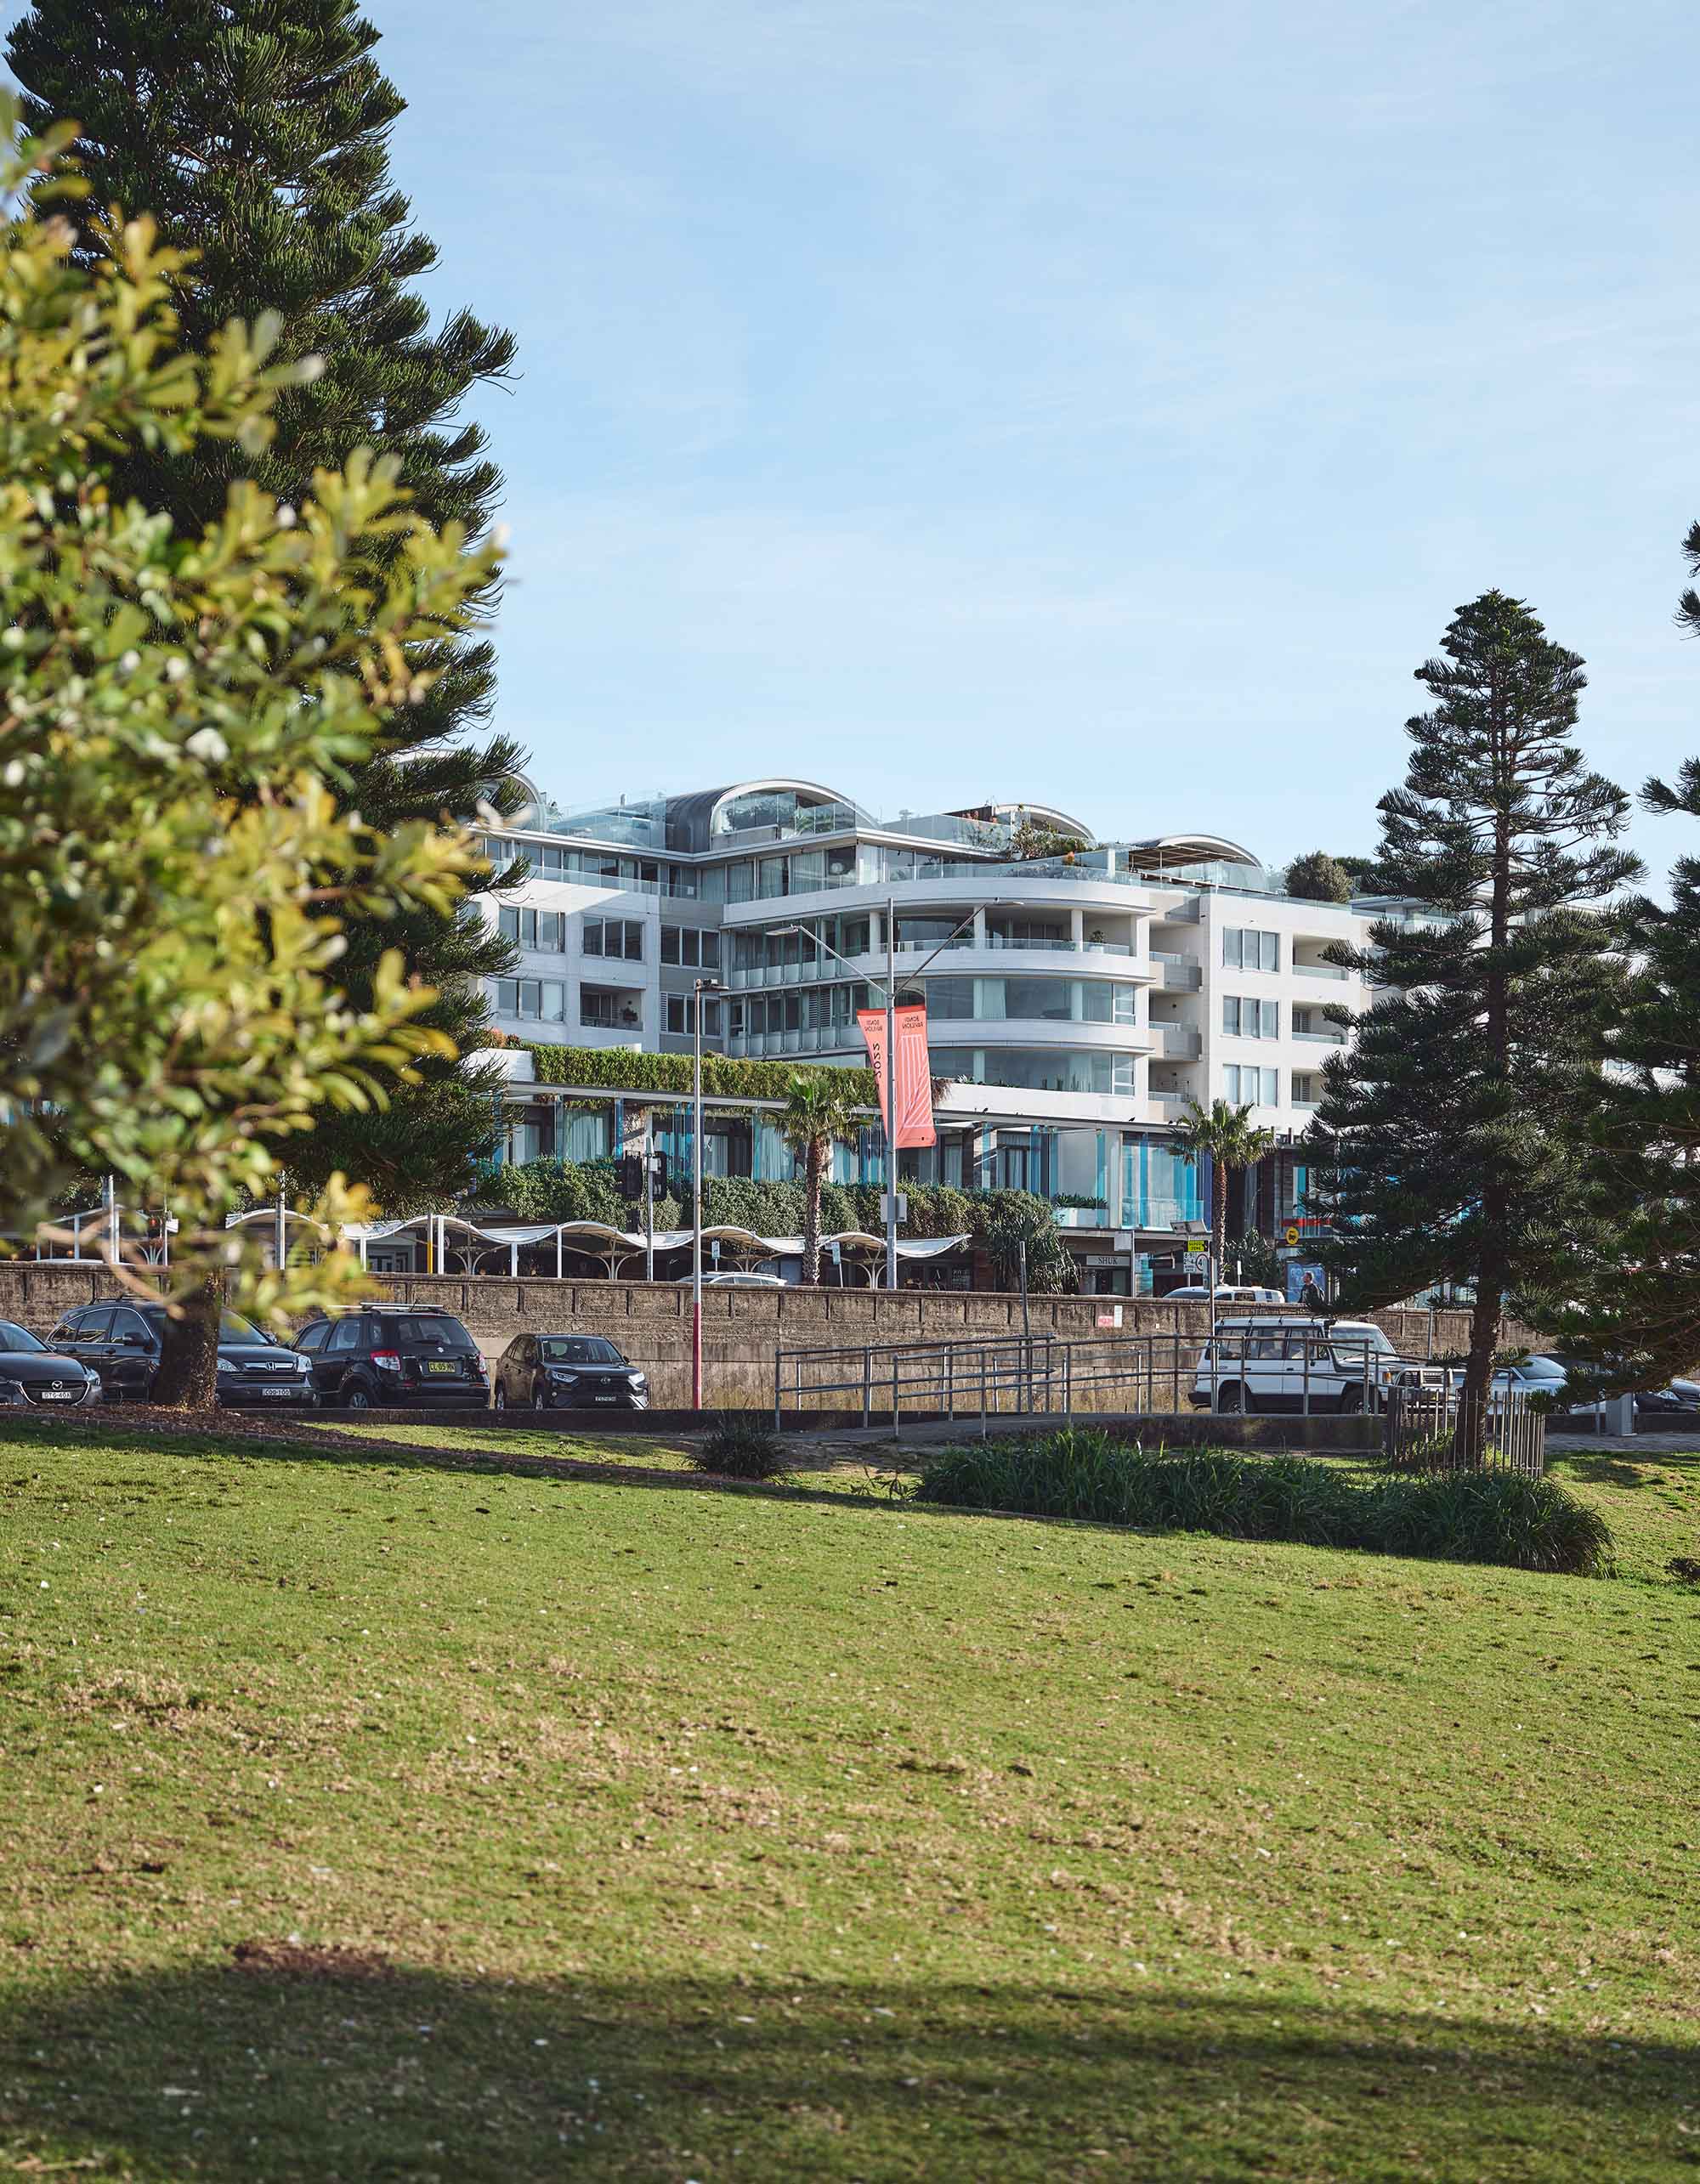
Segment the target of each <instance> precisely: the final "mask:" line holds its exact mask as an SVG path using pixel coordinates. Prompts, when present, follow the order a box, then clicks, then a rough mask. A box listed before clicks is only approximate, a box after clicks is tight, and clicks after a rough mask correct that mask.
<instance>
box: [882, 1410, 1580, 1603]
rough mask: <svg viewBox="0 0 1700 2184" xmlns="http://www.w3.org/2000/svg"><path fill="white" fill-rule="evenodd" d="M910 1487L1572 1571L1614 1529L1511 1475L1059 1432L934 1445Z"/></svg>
mask: <svg viewBox="0 0 1700 2184" xmlns="http://www.w3.org/2000/svg"><path fill="white" fill-rule="evenodd" d="M916 1492H917V1493H918V1495H919V1497H920V1498H921V1500H922V1501H924V1502H944V1503H945V1504H946V1505H947V1506H949V1507H951V1508H968V1509H1000V1510H1007V1511H1012V1512H1015V1513H1017V1514H1021V1515H1023V1516H1032V1517H1074V1518H1080V1519H1085V1520H1087V1521H1088V1522H1091V1523H1093V1524H1108V1525H1132V1526H1136V1527H1137V1528H1138V1529H1139V1530H1142V1531H1189V1532H1213V1533H1215V1535H1216V1536H1218V1537H1219V1538H1222V1539H1232V1540H1289V1541H1292V1542H1296V1543H1298V1544H1300V1545H1302V1546H1306V1547H1360V1548H1368V1549H1369V1550H1370V1551H1371V1552H1372V1553H1378V1554H1402V1555H1420V1556H1431V1557H1433V1558H1434V1559H1437V1560H1441V1561H1447V1562H1497V1563H1504V1564H1507V1565H1508V1566H1509V1567H1510V1568H1511V1569H1513V1570H1553V1571H1562V1572H1567V1573H1569V1574H1571V1575H1572V1576H1581V1577H1589V1576H1606V1575H1607V1574H1608V1573H1609V1571H1610V1570H1611V1568H1612V1535H1611V1533H1610V1532H1609V1531H1608V1530H1607V1529H1606V1525H1605V1524H1604V1523H1603V1522H1602V1520H1601V1518H1600V1517H1599V1516H1598V1514H1596V1513H1595V1511H1594V1510H1592V1509H1590V1508H1588V1507H1587V1506H1586V1505H1585V1504H1584V1502H1578V1500H1577V1499H1576V1497H1575V1496H1574V1495H1572V1494H1569V1493H1567V1492H1566V1491H1565V1490H1564V1488H1563V1487H1561V1486H1560V1485H1557V1484H1556V1483H1555V1481H1554V1480H1550V1479H1526V1478H1524V1477H1522V1476H1521V1474H1518V1473H1516V1472H1509V1471H1464V1472H1450V1473H1446V1474H1441V1475H1439V1476H1437V1477H1433V1478H1425V1479H1396V1478H1385V1477H1381V1478H1377V1477H1369V1478H1362V1477H1355V1476H1353V1475H1352V1474H1351V1473H1349V1472H1347V1471H1346V1470H1345V1469H1343V1468H1341V1467H1340V1466H1339V1465H1337V1464H1330V1463H1317V1462H1316V1461H1314V1460H1312V1459H1311V1458H1308V1457H1298V1456H1278V1457H1255V1456H1240V1455H1238V1454H1236V1453H1234V1452H1233V1451H1230V1450H1227V1449H1210V1448H1206V1449H1197V1450H1193V1451H1189V1452H1185V1453H1177V1454H1170V1452H1169V1451H1166V1450H1164V1449H1160V1448H1159V1449H1147V1448H1142V1447H1141V1446H1138V1445H1137V1444H1135V1445H1133V1446H1130V1445H1129V1444H1128V1443H1126V1442H1125V1441H1119V1440H1115V1439H1114V1438H1113V1437H1112V1436H1111V1435H1110V1434H1106V1433H1102V1432H1100V1431H1097V1430H1095V1429H1091V1428H1082V1427H1069V1428H1065V1429H1063V1430H1062V1431H1061V1432H1059V1433H1054V1434H1046V1435H1044V1436H1042V1437H1040V1438H1036V1439H1028V1440H992V1441H986V1442H983V1443H981V1444H980V1445H978V1446H974V1447H969V1448H959V1449H945V1450H943V1451H940V1453H939V1454H938V1456H936V1457H933V1458H932V1461H931V1462H930V1463H928V1464H927V1467H926V1468H925V1469H924V1470H923V1471H922V1473H921V1482H920V1485H919V1486H918V1487H917V1489H916Z"/></svg>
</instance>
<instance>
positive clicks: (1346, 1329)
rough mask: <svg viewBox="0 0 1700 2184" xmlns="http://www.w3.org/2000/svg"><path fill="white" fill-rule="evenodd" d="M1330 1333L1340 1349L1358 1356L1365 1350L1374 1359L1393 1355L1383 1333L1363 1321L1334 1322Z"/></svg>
mask: <svg viewBox="0 0 1700 2184" xmlns="http://www.w3.org/2000/svg"><path fill="white" fill-rule="evenodd" d="M1331 1332H1332V1333H1333V1336H1334V1341H1335V1342H1336V1343H1337V1344H1339V1345H1340V1348H1341V1349H1352V1350H1355V1351H1356V1352H1357V1354H1358V1355H1360V1356H1362V1355H1363V1352H1364V1351H1365V1350H1366V1349H1367V1350H1368V1351H1370V1352H1371V1354H1372V1355H1374V1356H1376V1357H1391V1356H1392V1355H1393V1345H1392V1344H1391V1342H1389V1341H1388V1339H1387V1337H1386V1335H1385V1333H1384V1332H1383V1331H1382V1330H1381V1329H1380V1327H1373V1326H1371V1325H1369V1324H1368V1322H1367V1321H1363V1320H1336V1321H1334V1327H1333V1328H1332V1330H1331Z"/></svg>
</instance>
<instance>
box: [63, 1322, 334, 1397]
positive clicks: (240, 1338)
mask: <svg viewBox="0 0 1700 2184" xmlns="http://www.w3.org/2000/svg"><path fill="white" fill-rule="evenodd" d="M164 1340H165V1307H164V1305H163V1304H84V1305H83V1306H82V1307H81V1309H80V1310H77V1311H75V1312H67V1313H66V1314H65V1317H64V1318H63V1319H62V1320H61V1321H59V1325H58V1326H57V1327H55V1328H54V1331H53V1333H52V1334H51V1335H50V1336H49V1337H48V1341H49V1343H50V1344H51V1345H52V1347H53V1348H54V1349H56V1350H59V1351H60V1352H62V1353H63V1355H65V1356H66V1357H74V1358H76V1359H77V1361H78V1363H79V1364H81V1365H85V1366H88V1368H89V1370H90V1371H91V1372H98V1373H99V1376H100V1379H101V1383H102V1385H103V1386H104V1387H105V1390H106V1396H107V1400H108V1401H109V1402H116V1401H118V1400H122V1399H123V1398H126V1397H127V1398H128V1399H129V1400H131V1401H132V1402H137V1403H146V1402H150V1401H151V1400H152V1398H153V1392H154V1382H155V1381H156V1378H158V1376H159V1366H160V1351H161V1346H162V1344H163V1343H164ZM218 1400H219V1401H220V1402H221V1403H224V1404H228V1405H229V1406H231V1407H232V1408H233V1409H234V1408H236V1407H239V1406H246V1405H247V1404H249V1403H253V1404H256V1405H261V1406H266V1407H268V1408H269V1407H270V1406H273V1405H277V1406H283V1405H290V1406H295V1407H299V1406H301V1405H303V1404H308V1403H311V1402H312V1401H313V1400H314V1390H313V1376H312V1374H311V1373H310V1372H308V1371H307V1370H306V1369H305V1367H304V1366H303V1364H302V1361H301V1360H300V1359H299V1358H298V1357H297V1355H296V1354H295V1352H294V1351H293V1350H292V1349H289V1348H288V1347H287V1345H286V1344H283V1343H280V1342H277V1341H275V1340H274V1339H273V1338H272V1337H271V1336H270V1335H263V1334H262V1333H261V1332H260V1331H259V1329H258V1327H253V1326H251V1325H250V1324H249V1322H248V1321H246V1320H245V1319H244V1318H243V1317H242V1315H241V1313H240V1312H226V1313H224V1315H222V1317H221V1318H220V1320H219V1322H218Z"/></svg>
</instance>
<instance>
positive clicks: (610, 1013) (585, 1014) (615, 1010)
mask: <svg viewBox="0 0 1700 2184" xmlns="http://www.w3.org/2000/svg"><path fill="white" fill-rule="evenodd" d="M579 1021H580V1022H581V1024H588V1025H590V1026H591V1027H592V1028H593V1029H594V1030H597V1031H603V1032H634V1031H636V1030H638V1028H639V1027H640V1025H641V1024H642V1022H643V1017H642V1015H641V1013H640V1011H639V1010H638V1004H637V1002H636V1001H635V1000H634V999H632V995H631V994H629V993H610V992H609V990H608V989H607V988H606V987H601V986H581V987H580V988H579Z"/></svg>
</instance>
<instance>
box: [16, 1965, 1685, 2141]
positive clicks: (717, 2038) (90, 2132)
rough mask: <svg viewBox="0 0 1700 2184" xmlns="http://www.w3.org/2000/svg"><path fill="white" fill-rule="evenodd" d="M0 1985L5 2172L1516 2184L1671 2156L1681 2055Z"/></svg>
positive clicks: (280, 1976)
mask: <svg viewBox="0 0 1700 2184" xmlns="http://www.w3.org/2000/svg"><path fill="white" fill-rule="evenodd" d="M31 1988H32V1989H34V1991H32V1992H30V1993H29V1994H28V1997H27V2000H26V2001H24V2002H22V2003H17V2002H14V2006H13V2008H12V2011H11V2012H10V2014H9V2017H0V2166H8V2167H12V2168H14V2169H17V2170H20V2172H21V2173H25V2174H29V2173H32V2172H33V2173H37V2174H39V2173H44V2172H45V2171H47V2170H50V2169H52V2168H53V2167H54V2165H55V2164H60V2165H64V2166H68V2167H70V2168H71V2169H73V2170H78V2171H80V2172H82V2173H94V2174H96V2175H99V2174H101V2173H105V2174H109V2175H115V2176H128V2177H135V2178H138V2179H150V2180H151V2179H163V2178H167V2177H169V2178H173V2179H176V2178H180V2177H185V2176H194V2177H196V2178H201V2179H206V2180H211V2181H212V2184H227V2180H228V2184H235V2180H238V2179H241V2180H245V2184H246V2180H250V2179H261V2180H265V2179H283V2178H313V2179H328V2178H336V2179H341V2180H345V2184H354V2180H363V2179H378V2178H399V2177H408V2178H426V2177H441V2178H444V2179H445V2180H447V2179H455V2180H460V2179H473V2180H484V2179H489V2180H492V2181H493V2180H496V2179H501V2180H504V2184H511V2180H523V2179H530V2178H543V2177H556V2176H563V2175H586V2176H643V2177H669V2178H684V2177H687V2176H692V2177H701V2178H705V2179H706V2178H711V2177H720V2176H736V2177H738V2178H740V2179H748V2178H757V2179H768V2178H774V2179H785V2180H790V2179H794V2178H810V2179H812V2178H817V2177H819V2178H841V2177H842V2178H845V2179H848V2178H853V2177H859V2178H864V2179H874V2178H879V2179H884V2178H916V2179H920V2178H926V2179H928V2180H936V2179H939V2178H954V2177H965V2178H966V2177H974V2178H979V2177H998V2178H1005V2177H1023V2178H1024V2177H1029V2176H1031V2177H1034V2178H1039V2177H1051V2176H1110V2177H1128V2176H1137V2177H1159V2176H1160V2177H1164V2178H1183V2179H1184V2178H1197V2179H1203V2178H1205V2177H1210V2178H1230V2177H1240V2176H1247V2177H1249V2176H1264V2177H1268V2176H1275V2177H1289V2178H1295V2179H1296V2178H1323V2177H1326V2178H1329V2179H1340V2178H1351V2179H1361V2178H1381V2177H1387V2178H1391V2177H1393V2176H1400V2177H1407V2176H1413V2175H1416V2176H1424V2177H1431V2178H1434V2177H1439V2178H1444V2179H1451V2178H1457V2179H1460V2180H1461V2179H1464V2178H1469V2179H1471V2180H1478V2179H1483V2178H1529V2179H1534V2178H1540V2179H1542V2180H1548V2179H1553V2178H1567V2177H1571V2176H1576V2177H1578V2178H1579V2177H1582V2176H1600V2175H1609V2176H1649V2177H1651V2176H1655V2175H1663V2174H1666V2173H1674V2172H1675V2170H1676V2168H1678V2167H1680V2164H1682V2162H1683V2161H1684V2160H1685V2159H1688V2160H1692V2159H1693V2155H1692V2153H1691V2148H1692V2147H1693V2146H1694V2143H1695V2142H1693V2141H1692V2140H1691V2139H1687V2138H1685V2137H1683V2136H1681V2135H1680V2133H1679V2131H1678V2129H1677V2121H1678V2116H1679V2113H1680V2108H1681V2104H1682V2102H1683V2100H1684V2099H1685V2098H1686V2099H1690V2100H1691V2097H1692V2095H1693V2090H1694V2078H1693V2071H1694V2065H1695V2060H1696V2056H1695V2051H1693V2050H1692V2049H1687V2048H1680V2047H1676V2046H1662V2045H1655V2044H1652V2043H1648V2042H1645V2041H1640V2042H1635V2041H1625V2042H1623V2043H1621V2044H1619V2043H1616V2042H1608V2041H1605V2040H1586V2039H1578V2040H1560V2039H1557V2038H1555V2037H1553V2036H1550V2035H1545V2036H1543V2035H1541V2034H1533V2033H1519V2032H1516V2031H1514V2030H1511V2029H1510V2028H1499V2027H1494V2028H1488V2027H1484V2026H1473V2025H1459V2024H1457V2023H1449V2022H1448V2021H1447V2020H1446V2019H1443V2018H1440V2017H1415V2016H1404V2017H1402V2016H1398V2015H1395V2014H1392V2013H1390V2012H1385V2011H1376V2010H1373V2009H1369V2008H1365V2007H1361V2006H1346V2005H1345V2004H1344V2003H1339V2004H1329V2005H1327V2006H1321V2005H1305V2004H1297V2003H1294V2002H1292V2001H1284V2002H1280V2003H1262V2002H1259V2001H1255V2000H1240V1999H1237V1998H1227V1997H1224V1998H1222V1999H1216V1998H1215V1997H1210V1996H1196V1997H1188V1996H1184V1995H1180V1994H1173V1993H1168V1992H1164V1990H1162V1989H1157V1988H1154V1987H1153V1985H1152V1984H1151V1983H1147V1982H1144V1981H1136V1982H1134V1983H1133V1984H1132V1987H1131V1991H1126V1992H1105V1991H1102V1990H1091V1991H1085V1992H1083V1991H1080V1990H1079V1989H1061V1988H1059V1989H1052V1990H1049V1991H1034V1990H1032V1989H1011V1988H978V1987H960V1986H955V1987H950V1986H947V1987H940V1988H938V1989H929V1988H925V1987H919V1986H914V1985H891V1986H887V1987H882V1988H874V1987H827V1986H821V1985H816V1984H804V1985H797V1984H791V1983H785V1984H773V1983H753V1982H752V1983H749V1984H744V1983H733V1982H721V1983H707V1982H704V1983H667V1982H665V1981H659V1980H658V1981H655V1982H653V1983H630V1984H619V1985H615V1984H605V1983H597V1982H594V1981H590V1980H580V1979H568V1980H563V1981H561V1982H559V1983H555V1984H553V1985H549V1986H540V1985H528V1984H523V1983H502V1982H499V1981H495V1980H489V1979H464V1980H462V1979H457V1978H454V1977H447V1976H444V1975H441V1974H438V1973H434V1972H428V1971H422V1970H416V1969H393V1968H391V1967H388V1966H385V1965H383V1964H382V1963H379V1962H375V1961H372V1960H370V1959H361V1958H360V1957H358V1956H354V1955H348V1956H346V1957H343V1956H339V1955H337V1953H335V1952H327V1953H326V1955H323V1956H320V1955H316V1954H315V1953H314V1951H312V1950H310V1949H304V1948H296V1947H292V1946H291V1945H289V1944H281V1945H273V1946H269V1947H261V1948H260V1949H259V1951H258V1955H253V1956H251V1957H250V1959H249V1961H246V1963H242V1962H237V1961H229V1962H226V1963H224V1964H221V1965H212V1966H205V1967H204V1968H200V1969H191V1970H190V1971H187V1972H182V1973H180V1974H176V1975H164V1976H160V1977H131V1978H119V1979H113V1980H111V1981H109V1982H99V1981H96V1982H91V1983H87V1984H83V1985H79V1986H65V1985H54V1984H50V1983H37V1982H32V1983H31ZM13 1992H14V1996H16V1995H17V1994H18V1993H19V1989H18V1988H17V1987H16V1986H14V1989H13Z"/></svg>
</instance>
